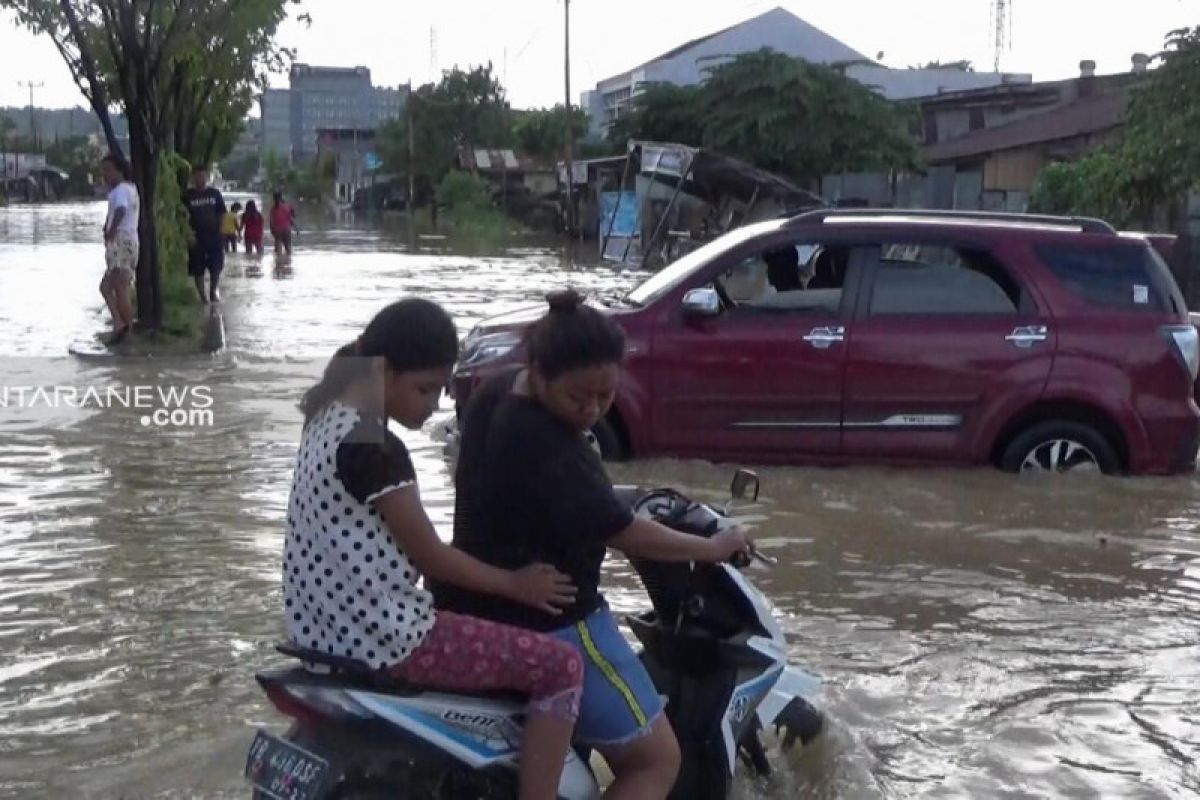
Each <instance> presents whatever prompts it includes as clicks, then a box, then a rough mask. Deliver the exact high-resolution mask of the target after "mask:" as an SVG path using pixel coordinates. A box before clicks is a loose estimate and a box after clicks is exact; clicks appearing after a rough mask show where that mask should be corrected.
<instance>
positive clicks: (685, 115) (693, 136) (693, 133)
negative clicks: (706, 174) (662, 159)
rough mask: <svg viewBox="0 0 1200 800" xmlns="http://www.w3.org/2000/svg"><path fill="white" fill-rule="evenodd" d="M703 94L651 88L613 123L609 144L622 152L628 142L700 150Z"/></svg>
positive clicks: (662, 85) (684, 89)
mask: <svg viewBox="0 0 1200 800" xmlns="http://www.w3.org/2000/svg"><path fill="white" fill-rule="evenodd" d="M704 104H705V100H704V91H703V89H701V88H700V87H698V86H676V85H674V84H671V83H658V84H651V85H650V86H647V87H645V89H644V90H643V91H642V93H641V94H639V95H638V96H637V97H636V98H634V101H633V107H632V108H631V109H630V110H629V111H628V112H626V113H625V114H622V115H621V116H619V117H617V118H616V119H615V120H613V123H612V125H611V126H610V127H609V129H608V141H609V142H610V143H611V144H612V145H614V146H615V147H618V148H621V149H624V147H625V144H626V143H627V142H628V141H629V140H630V139H645V140H649V141H652V142H678V143H679V144H688V145H692V146H693V147H699V146H700V145H701V144H702V143H703V138H704V125H703V120H704V111H703V109H704Z"/></svg>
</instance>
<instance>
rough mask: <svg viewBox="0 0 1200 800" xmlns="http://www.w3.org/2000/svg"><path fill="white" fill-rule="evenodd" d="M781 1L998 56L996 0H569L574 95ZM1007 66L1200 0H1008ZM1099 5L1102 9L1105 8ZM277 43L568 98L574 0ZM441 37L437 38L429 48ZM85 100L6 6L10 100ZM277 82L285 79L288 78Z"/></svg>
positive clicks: (308, 33) (1055, 56)
mask: <svg viewBox="0 0 1200 800" xmlns="http://www.w3.org/2000/svg"><path fill="white" fill-rule="evenodd" d="M776 6H783V7H784V8H787V9H788V10H789V11H791V12H793V13H794V14H796V15H798V16H800V17H802V18H803V19H805V20H807V21H808V22H809V23H810V24H812V25H815V26H816V27H818V28H820V29H821V30H823V31H825V32H826V33H828V34H830V35H831V36H833V37H835V38H837V39H840V40H841V41H843V42H845V43H846V44H848V45H850V46H851V47H853V48H854V49H856V50H858V51H859V52H861V53H864V54H865V55H867V56H869V57H872V58H874V57H876V56H878V54H880V53H882V54H883V55H882V58H881V61H882V62H883V63H884V64H886V65H887V66H890V67H897V68H903V67H908V66H912V65H916V64H918V63H924V62H927V61H932V60H942V61H957V60H960V59H964V58H965V59H970V60H971V61H973V62H974V63H975V66H976V69H979V70H983V69H989V70H990V69H991V66H992V62H993V50H992V39H993V36H994V33H993V29H992V27H991V23H990V19H991V15H990V6H991V0H837V1H836V2H833V1H832V0H752V1H751V2H747V1H746V0H571V5H570V13H571V97H572V102H576V103H577V102H579V94H580V92H581V91H582V90H584V89H588V88H591V87H593V86H595V84H596V83H597V82H598V81H600V80H602V79H604V78H607V77H609V76H611V75H614V74H617V73H620V72H624V71H625V70H628V69H630V68H632V67H634V66H637V65H638V64H640V63H642V62H644V61H647V60H649V59H651V58H653V57H655V56H657V55H659V54H660V53H662V52H664V51H666V50H669V49H671V48H672V47H674V46H675V45H677V44H680V43H682V42H684V41H687V40H688V39H692V38H695V37H697V36H703V35H705V34H707V33H711V32H712V31H715V30H718V29H720V28H723V27H726V26H728V25H732V24H734V23H737V22H739V21H741V20H743V19H748V18H750V17H753V16H755V15H757V14H759V13H762V12H764V11H768V10H770V9H771V8H774V7H776ZM1010 6H1011V8H1012V12H1011V13H1012V43H1011V47H1010V49H1008V50H1006V51H1005V52H1004V53H1003V56H1002V61H1001V68H1002V70H1004V71H1007V72H1022V73H1032V74H1033V76H1034V78H1035V79H1036V80H1052V79H1056V78H1065V77H1070V76H1073V75H1077V74H1078V71H1079V62H1080V61H1081V60H1083V59H1092V60H1094V61H1096V63H1097V71H1098V72H1099V73H1100V74H1104V73H1107V72H1122V71H1125V70H1128V69H1129V67H1130V56H1131V55H1132V54H1133V53H1135V52H1139V51H1141V52H1146V53H1154V52H1157V51H1158V50H1159V49H1161V46H1162V42H1163V37H1164V35H1165V34H1166V33H1167V31H1169V30H1171V29H1173V28H1179V27H1184V26H1191V25H1197V24H1200V0H1138V1H1137V2H1129V0H1010ZM1100 9H1103V10H1102V11H1101V10H1100ZM299 13H307V14H309V15H311V17H312V25H311V26H307V27H306V26H304V25H302V24H300V23H299V22H298V21H296V20H295V19H292V20H289V22H288V23H286V24H285V25H284V26H283V28H282V30H281V32H280V42H281V43H282V44H284V45H286V46H288V47H291V48H294V49H295V50H296V55H297V59H298V60H299V61H302V62H306V63H309V64H318V65H327V66H355V65H362V66H366V67H369V68H370V69H371V73H372V79H373V80H374V82H375V83H376V84H377V85H386V86H395V85H398V84H402V83H405V82H407V81H408V80H410V79H411V80H412V81H414V82H416V83H418V84H420V83H423V82H427V81H429V80H430V78H431V76H434V75H436V74H439V73H440V70H442V69H447V68H449V67H452V66H454V65H458V66H462V67H467V66H469V65H473V64H479V63H484V62H487V61H489V60H490V61H491V62H492V64H493V65H494V67H495V70H496V73H497V75H498V76H499V77H500V78H501V79H502V82H503V83H504V84H505V86H506V87H507V88H508V95H509V99H510V100H511V101H512V103H513V105H514V106H517V107H532V106H545V105H551V104H554V103H561V102H562V101H563V97H564V95H565V88H566V87H565V86H564V70H563V34H564V30H563V28H564V25H563V0H509V2H507V3H502V2H496V0H433V1H432V2H430V1H429V0H426V1H425V2H396V0H303V2H302V3H301V5H300V6H299V7H298V10H297V11H295V12H294V15H295V14H299ZM431 45H432V47H431ZM22 81H32V82H34V83H41V84H42V85H41V86H39V87H37V88H36V89H35V90H34V92H35V93H34V102H35V103H36V104H37V105H38V106H42V107H66V106H71V105H75V104H76V103H78V104H84V103H83V100H82V98H81V96H80V94H79V91H78V89H77V88H76V87H75V85H74V84H73V83H72V81H71V78H70V75H69V74H68V72H67V68H66V67H65V66H64V65H63V63H62V61H61V59H60V57H59V56H58V53H57V52H56V51H55V49H54V46H53V44H51V43H50V42H49V41H47V40H45V39H43V38H40V37H38V36H35V35H34V34H32V33H30V32H28V31H26V30H24V29H19V28H16V27H14V25H13V21H12V18H11V16H9V15H7V13H0V106H5V105H25V104H27V103H28V102H29V90H28V88H26V87H25V86H23V85H21V83H20V82H22ZM272 83H273V84H274V85H279V86H286V85H287V79H286V76H284V75H279V76H275V77H274V78H273V80H272Z"/></svg>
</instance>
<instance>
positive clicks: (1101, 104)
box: [922, 92, 1129, 164]
mask: <svg viewBox="0 0 1200 800" xmlns="http://www.w3.org/2000/svg"><path fill="white" fill-rule="evenodd" d="M1128 104H1129V96H1128V94H1127V93H1125V92H1113V93H1110V94H1102V95H1099V96H1097V97H1088V98H1085V99H1081V100H1076V101H1075V102H1073V103H1068V104H1067V105H1063V106H1058V107H1055V108H1053V109H1050V110H1048V111H1046V112H1045V113H1042V114H1037V115H1035V116H1032V117H1026V118H1024V119H1021V120H1017V121H1015V122H1010V123H1009V124H1007V125H1001V126H1000V127H997V128H987V129H984V130H980V131H975V132H974V133H968V134H967V135H965V136H960V137H958V138H957V139H948V140H946V141H944V142H938V143H936V144H931V145H927V146H926V147H925V148H924V149H923V151H922V152H923V153H924V155H925V159H926V160H927V161H928V162H929V163H931V164H942V163H947V162H953V161H961V160H964V159H969V158H977V157H979V156H983V155H986V154H988V153H995V152H999V151H1003V150H1015V149H1017V148H1019V147H1028V146H1029V145H1033V144H1039V143H1042V142H1054V141H1059V140H1062V139H1073V138H1076V137H1079V136H1085V135H1088V134H1094V133H1103V132H1105V131H1109V130H1112V129H1113V128H1116V127H1118V126H1120V125H1121V124H1122V123H1123V122H1124V119H1125V109H1126V107H1127V106H1128Z"/></svg>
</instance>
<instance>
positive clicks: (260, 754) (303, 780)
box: [246, 731, 330, 800]
mask: <svg viewBox="0 0 1200 800" xmlns="http://www.w3.org/2000/svg"><path fill="white" fill-rule="evenodd" d="M246 777H247V778H248V779H249V780H250V783H252V784H253V785H254V788H256V789H258V790H259V791H260V792H263V793H264V794H266V795H267V796H268V797H271V798H274V800H319V799H320V798H322V797H324V796H325V792H326V790H327V789H328V786H327V784H328V783H329V780H330V774H329V762H328V761H326V760H325V759H323V758H321V757H320V756H318V755H315V754H313V753H310V752H308V751H307V750H305V749H303V748H301V747H297V746H296V745H294V744H292V743H291V742H289V741H287V740H285V739H280V738H279V737H277V736H272V735H271V734H269V733H266V732H265V731H259V732H258V733H257V735H255V737H254V743H253V744H252V745H250V753H249V755H247V756H246Z"/></svg>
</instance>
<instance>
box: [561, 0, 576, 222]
mask: <svg viewBox="0 0 1200 800" xmlns="http://www.w3.org/2000/svg"><path fill="white" fill-rule="evenodd" d="M563 73H564V84H565V87H566V112H567V113H566V121H565V123H564V124H565V125H566V137H565V138H566V142H567V148H566V150H567V152H566V164H567V232H568V234H572V235H573V234H574V233H575V227H576V225H575V164H574V159H573V157H572V150H573V149H574V142H572V141H571V140H572V138H573V132H572V130H571V0H563Z"/></svg>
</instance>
